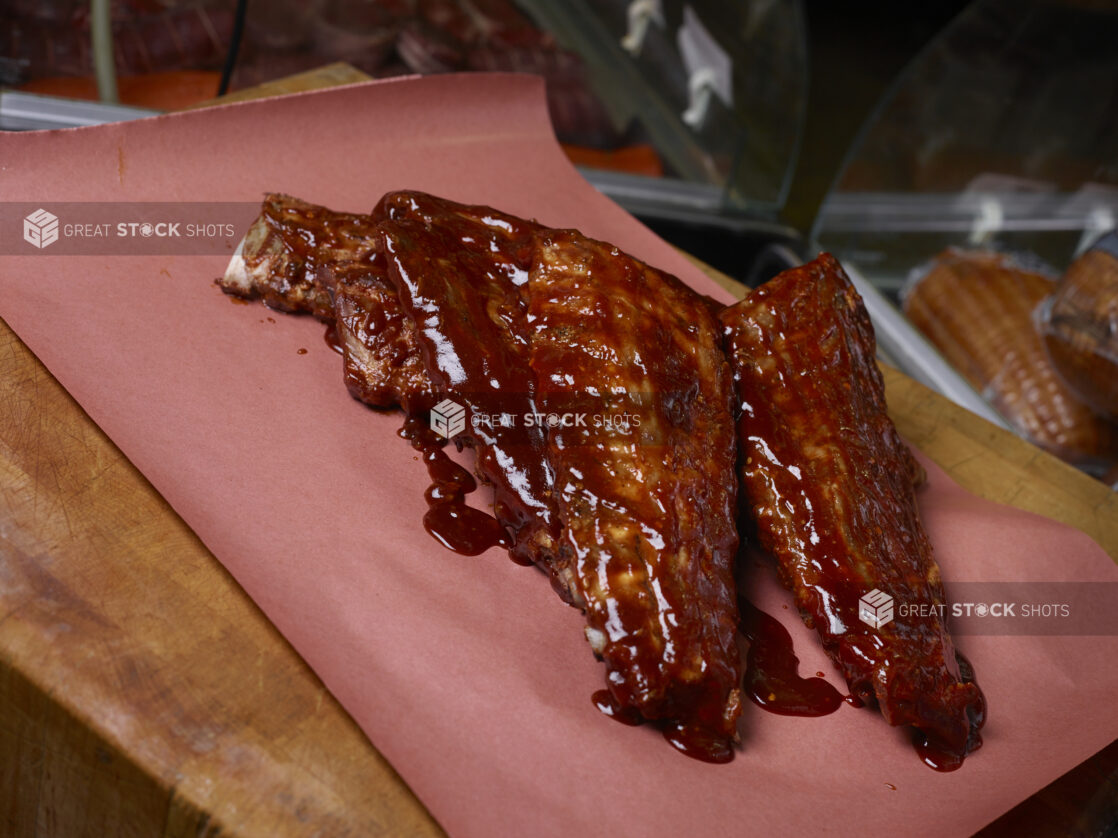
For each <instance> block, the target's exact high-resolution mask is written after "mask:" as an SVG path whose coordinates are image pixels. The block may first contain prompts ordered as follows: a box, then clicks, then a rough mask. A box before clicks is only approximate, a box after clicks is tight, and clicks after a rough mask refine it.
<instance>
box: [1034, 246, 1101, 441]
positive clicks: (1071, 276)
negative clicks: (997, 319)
mask: <svg viewBox="0 0 1118 838" xmlns="http://www.w3.org/2000/svg"><path fill="white" fill-rule="evenodd" d="M1037 328H1038V329H1039V330H1040V334H1041V336H1042V337H1043V339H1044V345H1045V348H1046V349H1047V350H1048V357H1049V358H1050V359H1051V361H1052V364H1053V366H1055V368H1056V370H1057V371H1058V372H1059V373H1060V375H1061V376H1062V377H1063V379H1064V381H1066V382H1067V384H1068V386H1069V387H1071V389H1072V391H1073V392H1074V393H1075V394H1076V395H1077V396H1079V398H1080V399H1082V400H1083V401H1084V402H1086V403H1087V404H1088V405H1090V406H1091V407H1092V408H1094V409H1095V411H1097V412H1098V413H1101V414H1102V415H1104V416H1109V417H1110V418H1112V419H1118V232H1115V231H1111V232H1110V233H1108V234H1107V235H1105V236H1104V237H1103V238H1101V239H1100V240H1099V241H1097V242H1095V244H1094V245H1093V246H1092V247H1091V249H1090V250H1088V251H1087V252H1086V253H1084V254H1083V255H1082V256H1080V257H1079V258H1078V259H1076V260H1075V261H1074V262H1072V263H1071V267H1069V268H1068V269H1067V273H1065V274H1064V277H1063V279H1062V280H1061V281H1060V284H1059V287H1058V288H1057V289H1056V293H1055V294H1053V295H1052V297H1050V298H1049V299H1048V300H1046V301H1045V302H1044V303H1043V304H1042V305H1041V307H1040V308H1039V309H1038V310H1037Z"/></svg>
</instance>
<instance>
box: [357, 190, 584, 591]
mask: <svg viewBox="0 0 1118 838" xmlns="http://www.w3.org/2000/svg"><path fill="white" fill-rule="evenodd" d="M374 216H375V217H376V218H377V219H378V220H379V229H380V235H381V242H382V252H383V253H384V255H385V258H386V260H387V266H388V277H389V279H390V281H391V282H392V284H393V286H394V288H395V289H396V292H397V294H398V296H399V300H400V303H401V305H402V307H403V310H404V312H405V314H406V315H407V316H408V317H409V318H410V319H411V320H412V321H413V322H414V324H415V328H416V338H417V343H418V346H419V350H420V353H421V356H422V360H423V363H424V365H425V367H426V369H427V372H428V374H429V375H430V378H431V381H432V383H433V385H434V389H435V390H436V391H437V393H438V395H439V397H440V398H443V397H448V398H450V399H452V400H453V401H455V402H456V403H458V404H459V405H461V406H463V407H465V408H466V427H465V429H464V431H463V432H462V435H461V438H462V439H463V440H464V441H465V442H466V443H467V444H469V445H471V446H472V447H473V448H474V450H475V452H476V454H477V471H478V474H479V475H480V476H481V477H482V479H483V480H484V481H485V482H486V483H488V484H490V485H491V486H492V487H493V490H494V506H493V508H494V513H495V515H496V517H497V519H498V520H499V521H501V523H502V524H504V525H505V526H506V527H507V528H508V529H509V531H510V533H511V535H512V548H511V550H510V554H511V555H512V556H513V558H514V559H516V560H518V561H520V562H522V563H525V564H529V563H535V564H538V565H540V566H541V567H543V568H544V569H545V570H547V571H548V573H549V575H550V577H551V579H552V582H553V584H554V585H555V587H556V590H557V591H559V592H560V594H561V595H562V596H564V598H566V599H568V601H571V594H570V591H571V587H570V584H569V581H568V579H567V577H566V575H565V574H564V573H563V572H562V571H561V569H560V566H559V565H558V564H557V563H556V562H555V537H556V533H557V525H558V522H557V520H556V517H555V512H554V502H553V500H552V495H551V487H552V472H551V468H550V465H549V463H548V460H547V457H546V450H545V431H544V429H543V428H541V427H538V426H534V427H529V426H528V425H527V423H525V421H524V419H523V417H524V416H525V415H527V414H530V413H536V412H538V411H537V409H536V403H535V392H534V388H535V385H534V380H533V377H532V372H531V369H530V368H529V366H528V337H527V334H526V333H525V327H526V305H525V302H524V299H523V296H522V288H523V286H524V285H525V284H526V283H527V279H528V268H529V266H530V259H531V252H532V234H533V233H534V232H535V231H536V230H537V229H539V228H538V225H536V224H534V223H533V222H530V221H525V220H523V219H518V218H515V217H514V216H509V215H506V214H504V213H500V212H498V211H497V210H493V209H491V208H489V207H468V206H465V205H462V204H455V203H453V202H450V201H444V200H443V199H440V198H435V197H433V196H430V195H425V194H423V193H417V192H397V193H389V194H388V195H386V196H385V197H384V198H383V199H382V200H381V202H380V204H378V206H377V208H376V210H375V211H374ZM501 414H508V415H509V416H511V417H512V421H511V423H510V424H504V423H502V422H501V421H500V420H499V419H498V420H496V421H494V419H493V417H500V416H501Z"/></svg>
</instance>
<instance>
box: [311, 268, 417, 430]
mask: <svg viewBox="0 0 1118 838" xmlns="http://www.w3.org/2000/svg"><path fill="white" fill-rule="evenodd" d="M329 271H330V277H331V279H330V288H331V296H332V297H333V300H334V314H335V321H334V333H335V336H336V341H337V345H338V347H339V348H340V349H341V352H342V360H343V366H344V370H345V373H344V374H345V383H346V387H347V388H348V389H349V392H350V394H351V395H352V396H353V397H354V398H355V399H358V400H359V401H363V402H365V403H366V404H370V405H373V406H374V407H394V406H396V405H400V407H402V408H403V409H404V412H405V413H407V414H408V415H414V414H416V413H419V412H421V411H423V410H426V409H428V408H430V406H431V405H433V404H434V403H435V400H434V396H433V395H432V392H433V387H432V385H431V379H430V377H429V376H428V375H427V368H426V367H425V366H424V365H423V359H422V358H421V357H420V355H419V347H418V344H417V343H416V336H415V323H414V321H412V319H411V318H410V317H405V316H404V310H403V309H402V308H401V307H400V299H399V298H398V297H397V296H396V289H395V288H393V287H392V285H391V283H389V281H388V274H387V272H386V270H385V260H384V257H383V256H382V255H381V254H379V253H377V252H374V253H372V254H370V258H369V259H368V261H365V262H353V263H348V264H344V263H336V264H334V265H333V266H332V267H331V268H329Z"/></svg>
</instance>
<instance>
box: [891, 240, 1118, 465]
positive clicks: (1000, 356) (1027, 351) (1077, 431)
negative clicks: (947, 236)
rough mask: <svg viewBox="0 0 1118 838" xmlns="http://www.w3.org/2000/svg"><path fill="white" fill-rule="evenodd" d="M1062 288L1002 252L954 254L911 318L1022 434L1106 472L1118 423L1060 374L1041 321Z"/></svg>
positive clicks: (929, 275) (913, 290) (910, 304)
mask: <svg viewBox="0 0 1118 838" xmlns="http://www.w3.org/2000/svg"><path fill="white" fill-rule="evenodd" d="M1055 290H1056V282H1055V281H1054V280H1053V279H1051V278H1049V277H1048V276H1045V275H1044V274H1042V273H1040V272H1039V271H1035V270H1029V269H1026V268H1024V267H1022V266H1021V265H1020V264H1018V262H1017V260H1015V259H1013V258H1011V257H1009V256H1006V255H1004V254H1000V253H992V252H982V251H963V250H955V249H949V250H947V251H945V252H943V253H941V254H940V255H939V256H938V257H936V259H935V260H934V261H933V262H932V264H931V266H930V267H929V268H928V269H927V271H926V272H921V275H919V277H918V278H917V279H916V280H915V281H914V282H912V283H911V284H910V285H909V286H908V288H907V289H906V291H905V293H904V295H903V297H904V299H903V305H904V311H905V314H906V315H908V318H909V320H911V321H912V323H913V325H915V326H916V328H918V329H919V330H920V331H921V332H923V333H924V335H925V336H927V338H928V339H929V340H930V341H931V342H932V343H933V344H935V346H936V347H937V348H938V349H939V351H940V352H941V353H942V354H943V355H944V357H945V358H947V360H948V361H949V362H950V363H951V364H952V365H953V366H954V367H955V368H956V369H957V370H958V371H959V372H960V373H962V375H963V376H964V377H965V378H966V379H967V380H968V381H970V383H971V385H972V386H974V388H975V389H976V390H978V391H979V392H980V393H981V394H982V395H983V397H984V398H986V400H987V401H989V402H990V404H991V405H992V406H993V407H994V409H995V410H997V411H998V412H999V413H1000V414H1001V415H1002V416H1004V417H1005V418H1006V420H1007V421H1008V422H1009V423H1010V424H1011V425H1013V427H1015V428H1016V429H1017V431H1018V432H1019V433H1020V434H1021V435H1023V436H1025V437H1026V438H1028V439H1030V440H1032V441H1033V442H1034V443H1036V444H1037V445H1039V446H1041V447H1042V448H1045V449H1046V450H1048V451H1050V452H1052V453H1053V454H1056V455H1057V456H1059V457H1061V458H1063V459H1065V460H1067V461H1069V462H1072V463H1075V464H1077V465H1081V466H1085V467H1088V468H1093V469H1094V470H1096V471H1098V472H1101V471H1102V468H1103V467H1105V465H1106V464H1108V463H1110V462H1112V461H1113V460H1115V459H1116V458H1118V425H1115V424H1114V423H1112V422H1110V421H1108V420H1106V419H1104V418H1102V417H1100V416H1098V415H1097V414H1096V413H1095V412H1094V411H1092V410H1091V409H1090V408H1089V407H1088V406H1087V405H1086V404H1084V403H1083V401H1081V400H1080V399H1079V398H1078V396H1076V395H1075V393H1073V392H1072V390H1071V388H1070V387H1068V385H1067V384H1066V383H1065V382H1064V380H1063V378H1061V377H1060V375H1059V374H1058V373H1057V372H1056V369H1055V367H1054V366H1053V365H1052V363H1051V361H1050V360H1049V358H1048V353H1047V352H1046V351H1045V348H1044V343H1043V342H1042V340H1041V337H1040V334H1039V333H1038V332H1037V329H1036V327H1035V325H1034V322H1033V317H1034V311H1035V309H1036V308H1037V306H1038V305H1040V303H1041V302H1042V301H1043V300H1044V299H1045V298H1047V297H1048V296H1050V295H1051V294H1052V293H1053V292H1054V291H1055Z"/></svg>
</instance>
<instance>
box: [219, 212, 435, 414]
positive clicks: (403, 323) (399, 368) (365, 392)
mask: <svg viewBox="0 0 1118 838" xmlns="http://www.w3.org/2000/svg"><path fill="white" fill-rule="evenodd" d="M376 248H377V235H376V226H375V222H374V221H373V219H372V218H371V217H370V216H367V215H358V214H354V213H345V212H334V211H333V210H329V209H326V208H325V207H320V206H317V205H315V204H308V203H307V202H305V201H300V200H299V199H298V198H292V197H290V196H287V195H280V194H270V195H268V196H267V197H266V198H265V200H264V204H263V206H262V207H261V212H260V217H259V218H258V219H257V220H256V222H255V223H254V224H253V225H252V227H251V228H250V229H249V231H248V234H247V235H246V236H245V240H244V242H243V244H242V248H241V254H240V256H239V257H234V259H233V260H232V262H230V264H229V268H228V269H227V270H226V272H225V276H224V277H222V278H221V279H219V280H218V285H219V286H220V287H221V289H222V290H223V291H225V293H227V294H231V295H233V296H237V297H243V298H245V299H258V298H259V299H263V300H264V302H265V303H266V304H267V305H268V306H270V307H272V308H275V309H278V310H280V311H287V312H305V313H310V314H313V315H314V316H315V317H317V318H318V319H320V320H325V321H327V322H330V323H332V324H333V326H334V330H335V333H336V336H337V345H338V347H339V349H340V350H341V353H342V359H343V363H344V368H345V382H346V387H347V388H348V389H349V391H350V393H351V394H352V395H353V396H354V398H356V399H359V400H361V401H363V402H366V403H367V404H370V405H373V406H374V407H386V408H387V407H395V406H396V405H400V406H402V407H403V408H404V410H405V411H406V412H409V413H411V412H414V411H417V410H422V409H423V408H424V407H425V406H428V405H429V404H430V403H431V402H430V392H431V382H430V379H429V378H428V377H427V371H426V369H425V368H424V366H423V363H422V361H421V359H420V357H419V351H418V349H417V347H416V343H415V326H414V324H413V323H412V321H411V320H409V319H408V318H406V317H405V316H404V312H403V310H402V309H401V308H400V301H399V300H398V299H397V297H396V291H395V289H394V288H393V287H392V285H391V284H390V283H389V282H388V278H387V276H386V274H385V263H384V259H383V257H381V256H380V255H379V254H378V253H377V250H376Z"/></svg>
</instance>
